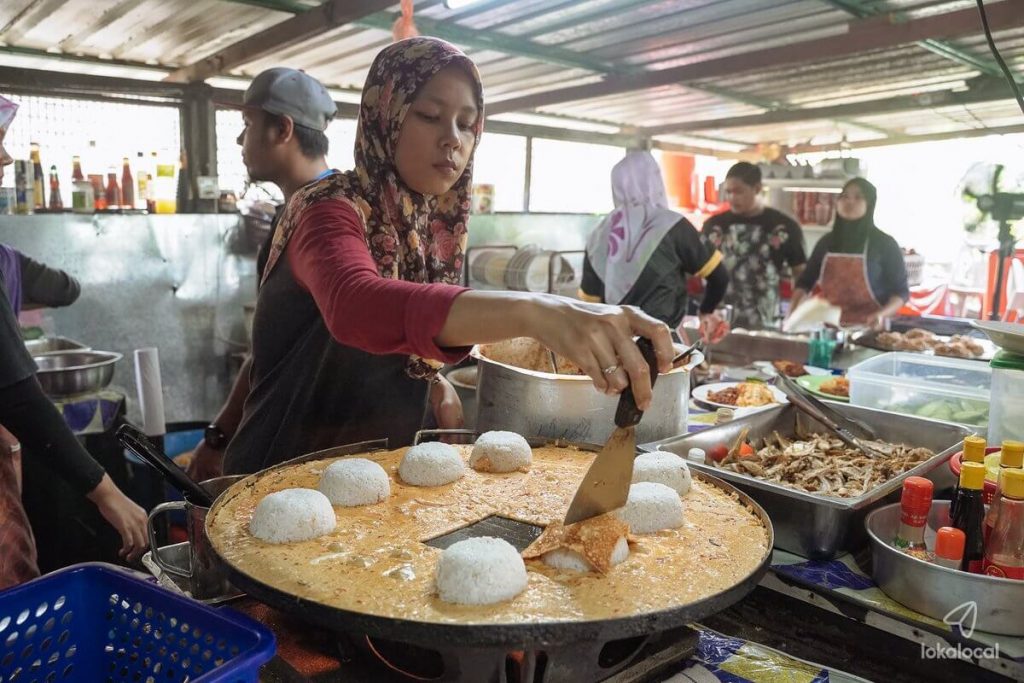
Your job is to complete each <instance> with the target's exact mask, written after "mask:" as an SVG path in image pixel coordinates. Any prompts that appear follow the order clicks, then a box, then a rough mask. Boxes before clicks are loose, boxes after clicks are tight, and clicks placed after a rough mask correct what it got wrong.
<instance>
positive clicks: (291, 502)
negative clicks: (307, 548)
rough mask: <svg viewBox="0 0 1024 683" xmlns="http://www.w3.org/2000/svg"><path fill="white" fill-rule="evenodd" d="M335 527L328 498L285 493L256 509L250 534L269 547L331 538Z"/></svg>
mask: <svg viewBox="0 0 1024 683" xmlns="http://www.w3.org/2000/svg"><path fill="white" fill-rule="evenodd" d="M335 524H337V519H336V518H335V516H334V508H333V507H331V501H329V500H328V499H327V496H325V495H324V494H322V493H320V492H319V491H317V490H315V489H285V490H283V491H277V492H276V493H271V494H270V495H268V496H266V497H264V498H263V500H261V501H260V502H259V503H258V504H257V505H256V509H255V510H254V511H253V513H252V519H251V520H249V531H250V533H252V535H253V536H255V537H256V538H258V539H260V540H261V541H266V542H267V543H293V542H295V541H308V540H309V539H311V538H317V537H318V536H323V535H324V534H329V533H331V532H332V531H334V525H335Z"/></svg>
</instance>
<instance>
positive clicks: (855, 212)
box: [836, 185, 868, 221]
mask: <svg viewBox="0 0 1024 683" xmlns="http://www.w3.org/2000/svg"><path fill="white" fill-rule="evenodd" d="M867 212H868V200H867V199H866V198H865V197H864V193H863V192H861V191H860V188H859V187H857V185H847V186H846V187H845V188H844V189H843V192H842V194H840V195H839V201H838V202H837V203H836V213H838V214H839V215H840V216H842V217H843V218H845V219H846V220H848V221H857V220H860V219H861V218H864V214H866V213H867Z"/></svg>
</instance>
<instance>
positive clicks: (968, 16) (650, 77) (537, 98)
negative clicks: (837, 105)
mask: <svg viewBox="0 0 1024 683" xmlns="http://www.w3.org/2000/svg"><path fill="white" fill-rule="evenodd" d="M988 15H989V24H990V25H991V26H992V30H993V31H999V30H1005V29H1010V28H1017V27H1020V26H1024V12H1021V11H1020V5H1019V3H1018V2H1017V1H1016V0H1007V1H1006V2H1000V3H997V4H994V5H991V6H990V7H989V8H988ZM978 30H979V29H978V17H977V12H976V10H975V9H973V8H971V9H964V10H959V11H955V12H947V13H945V14H938V15H934V16H928V17H923V18H920V19H913V20H909V21H902V22H896V21H895V20H894V18H893V17H890V16H877V17H868V18H866V19H857V20H854V21H851V22H849V23H848V24H847V31H846V32H845V33H844V34H842V35H838V36H830V37H827V38H819V39H816V40H807V41H803V42H795V43H790V44H788V45H783V46H780V47H774V48H768V49H764V50H755V51H752V52H745V53H742V54H738V55H731V56H728V57H722V58H719V59H710V60H706V61H703V62H697V63H695V64H687V65H684V66H679V67H673V68H670V69H662V70H659V71H649V72H647V73H644V74H640V75H632V74H631V75H628V76H617V75H613V76H609V77H608V78H606V79H604V80H603V81H601V82H598V83H589V84H586V85H579V86H574V87H569V88H562V89H559V90H549V91H545V92H541V93H536V94H533V95H526V96H523V97H513V98H510V99H507V100H501V101H498V102H495V103H493V104H491V105H490V106H489V109H490V110H491V111H493V112H494V113H496V114H497V113H502V112H510V111H522V110H531V109H536V108H538V107H545V106H550V105H553V104H559V103H562V102H572V101H576V100H586V99H590V98H594V97H604V96H606V95H616V94H618V93H624V92H632V91H636V90H644V89H647V88H656V87H660V86H665V85H685V84H686V83H688V82H691V81H695V80H700V79H707V78H718V77H722V76H732V75H735V74H737V73H741V72H746V71H755V70H762V69H769V68H773V67H778V66H785V65H788V64H798V63H806V62H820V61H823V60H825V59H835V58H837V57H844V56H848V55H853V54H857V53H862V52H867V51H870V50H880V49H885V48H891V47H895V46H898V45H905V44H907V43H914V42H917V41H921V40H926V39H929V38H953V37H957V36H962V35H973V34H976V33H977V32H978Z"/></svg>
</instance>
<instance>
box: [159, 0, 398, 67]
mask: <svg viewBox="0 0 1024 683" xmlns="http://www.w3.org/2000/svg"><path fill="white" fill-rule="evenodd" d="M393 2H394V0H327V2H325V3H323V4H322V5H319V6H317V7H314V8H313V9H310V10H307V11H305V12H302V13H301V14H296V15H295V16H293V17H291V18H289V19H285V20H284V21H282V22H280V23H278V24H274V25H273V26H271V27H270V28H267V29H265V30H263V31H260V32H259V33H256V34H255V35H251V36H249V37H248V38H243V39H242V40H240V41H238V42H237V43H234V44H232V45H228V46H227V47H225V48H223V49H220V50H218V51H217V52H215V53H214V54H212V55H210V56H209V57H206V58H204V59H200V60H199V61H198V62H194V63H192V64H189V65H188V66H185V67H182V68H180V69H178V70H177V71H174V72H173V73H171V74H170V75H169V76H168V77H167V80H168V81H171V82H178V83H185V82H193V81H202V80H205V79H207V78H210V77H211V76H216V75H218V74H221V73H224V72H225V71H227V70H229V69H233V68H235V67H237V66H240V65H242V64H245V63H247V62H251V61H254V60H256V59H259V58H261V57H265V56H267V55H269V54H273V53H274V52H276V51H278V50H281V49H283V48H286V47H290V46H292V45H295V44H296V43H301V42H303V41H305V40H309V39H310V38H313V37H314V36H318V35H320V34H322V33H326V32H327V31H331V30H333V29H335V28H338V27H339V26H344V25H345V24H351V23H352V22H354V21H356V20H357V19H362V18H363V17H366V16H367V15H370V14H373V13H374V12H378V11H380V10H382V9H384V8H386V7H388V6H389V5H391V4H393Z"/></svg>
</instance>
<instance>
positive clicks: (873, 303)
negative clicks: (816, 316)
mask: <svg viewBox="0 0 1024 683" xmlns="http://www.w3.org/2000/svg"><path fill="white" fill-rule="evenodd" d="M867 252H868V250H867V247H865V248H864V253H863V254H831V253H830V254H826V255H825V259H824V260H823V261H822V263H821V276H820V277H819V278H818V289H819V290H820V292H821V295H822V296H824V297H825V298H826V299H827V300H828V302H829V303H830V304H832V305H833V306H839V307H840V308H841V309H842V311H843V313H842V317H841V318H840V321H841V322H842V324H843V325H856V324H861V323H865V322H867V320H868V318H870V317H871V316H872V315H874V314H875V313H878V311H880V310H882V307H881V305H880V304H879V303H878V300H877V299H875V295H874V294H873V293H872V292H871V285H870V284H869V283H868V259H867Z"/></svg>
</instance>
